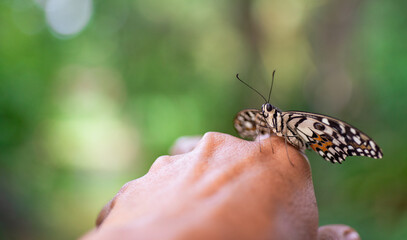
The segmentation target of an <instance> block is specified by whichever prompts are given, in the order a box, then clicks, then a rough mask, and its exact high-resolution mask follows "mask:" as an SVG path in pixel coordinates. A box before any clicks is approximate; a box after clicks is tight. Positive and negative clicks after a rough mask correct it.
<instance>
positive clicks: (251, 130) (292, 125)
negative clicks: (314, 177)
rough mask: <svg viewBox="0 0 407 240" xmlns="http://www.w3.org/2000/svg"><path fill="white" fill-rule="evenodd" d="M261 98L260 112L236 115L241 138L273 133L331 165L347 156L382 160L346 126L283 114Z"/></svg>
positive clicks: (326, 119) (301, 114)
mask: <svg viewBox="0 0 407 240" xmlns="http://www.w3.org/2000/svg"><path fill="white" fill-rule="evenodd" d="M274 73H275V71H274V72H273V78H272V79H273V80H272V85H271V88H270V92H269V99H270V94H271V89H272V86H273V82H274ZM236 77H237V78H238V79H239V80H240V81H241V82H242V83H244V84H245V85H246V86H248V87H249V88H251V89H252V90H254V91H256V92H257V93H258V94H259V95H260V96H261V97H263V96H262V95H261V94H260V93H259V92H258V91H257V90H255V89H254V88H252V87H251V86H249V85H248V84H247V83H245V82H243V81H242V80H241V79H240V78H239V75H238V74H237V75H236ZM263 99H264V101H265V102H266V103H265V104H263V105H262V107H261V109H260V110H257V109H245V110H242V111H240V112H239V113H238V114H237V115H236V117H235V120H234V127H235V129H236V130H237V132H238V133H239V135H240V136H241V137H243V138H247V139H250V140H254V139H256V138H257V137H264V136H268V135H269V134H270V133H271V132H273V133H274V134H276V135H277V136H279V137H283V138H284V139H285V140H286V141H287V142H288V143H290V144H291V145H293V146H294V147H296V148H297V149H299V150H301V151H304V150H305V149H312V150H314V151H315V152H316V153H318V154H319V155H320V156H321V157H323V158H324V159H325V160H327V161H329V162H332V163H342V162H343V161H345V158H346V157H347V156H366V157H371V158H382V157H383V153H382V150H381V149H380V147H379V146H378V145H377V144H376V143H375V142H374V141H373V140H372V139H371V138H370V137H369V136H367V135H366V134H364V133H363V132H362V131H360V130H359V129H357V128H355V127H353V126H351V125H350V124H348V123H345V122H343V121H341V120H338V119H335V118H333V117H329V116H326V115H321V114H316V113H309V112H301V111H287V112H283V111H281V110H280V109H278V108H277V107H275V106H273V105H271V104H270V103H269V100H266V99H265V98H264V97H263Z"/></svg>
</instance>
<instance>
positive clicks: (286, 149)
mask: <svg viewBox="0 0 407 240" xmlns="http://www.w3.org/2000/svg"><path fill="white" fill-rule="evenodd" d="M284 142H285V151H286V153H287V158H288V161H290V163H291V166H293V167H294V163H293V162H291V159H290V155H288V148H287V138H286V137H284Z"/></svg>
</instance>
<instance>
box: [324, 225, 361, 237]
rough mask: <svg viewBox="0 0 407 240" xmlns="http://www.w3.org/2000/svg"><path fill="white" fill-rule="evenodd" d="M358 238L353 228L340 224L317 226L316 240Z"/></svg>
mask: <svg viewBox="0 0 407 240" xmlns="http://www.w3.org/2000/svg"><path fill="white" fill-rule="evenodd" d="M331 239H335V240H360V236H359V234H358V233H357V232H356V231H355V229H353V228H351V227H349V226H347V225H342V224H332V225H326V226H322V227H319V229H318V240H331Z"/></svg>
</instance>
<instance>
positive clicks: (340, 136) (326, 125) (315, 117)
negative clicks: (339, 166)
mask: <svg viewBox="0 0 407 240" xmlns="http://www.w3.org/2000/svg"><path fill="white" fill-rule="evenodd" d="M283 119H285V120H286V123H287V125H288V126H289V127H290V128H291V129H295V131H296V133H297V136H299V137H301V138H302V139H303V140H304V141H305V142H306V144H307V146H308V147H309V148H311V149H313V150H314V151H315V152H317V153H318V154H319V155H320V156H321V157H323V158H324V159H326V160H327V161H330V162H333V163H335V162H339V163H341V162H342V161H344V160H345V158H346V157H347V156H367V157H371V158H382V156H383V153H382V151H381V149H380V148H379V146H377V144H376V143H375V142H374V141H373V140H372V139H371V138H370V137H368V136H367V135H366V134H364V133H363V132H361V131H360V130H358V129H357V128H355V127H352V126H351V125H349V124H347V123H345V122H343V121H340V120H337V119H335V118H332V117H328V116H324V115H320V114H314V113H307V112H297V111H289V112H283Z"/></svg>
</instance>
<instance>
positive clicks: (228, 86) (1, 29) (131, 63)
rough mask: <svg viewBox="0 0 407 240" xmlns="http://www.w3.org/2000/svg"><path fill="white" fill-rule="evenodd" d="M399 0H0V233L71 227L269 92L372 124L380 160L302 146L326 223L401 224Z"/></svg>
mask: <svg viewBox="0 0 407 240" xmlns="http://www.w3.org/2000/svg"><path fill="white" fill-rule="evenodd" d="M406 9H407V2H406V1H403V0H392V1H381V0H371V1H354V0H342V1H339V0H336V1H315V0H314V1H312V0H311V1H300V0H288V1H287V0H278V1H267V0H235V1H232V0H229V1H214V0H207V1H189V0H170V1H158V0H151V1H142V0H133V1H127V0H116V1H106V0H101V1H92V0H2V1H0V192H1V193H0V238H1V239H55V237H58V239H72V238H77V237H79V236H80V235H82V234H84V233H85V232H86V231H88V230H89V229H91V228H92V227H93V226H94V221H95V218H96V216H97V214H98V211H99V210H100V209H101V208H102V207H103V205H104V204H105V203H107V201H109V200H110V199H111V198H112V197H113V196H114V194H115V193H116V192H117V191H118V190H119V189H120V187H121V186H122V185H123V184H124V183H125V182H127V181H130V180H132V179H135V178H137V177H140V176H142V175H143V174H145V173H146V171H147V170H148V168H149V166H150V165H151V163H152V162H153V161H154V159H156V158H157V157H158V156H160V155H164V154H167V153H168V149H169V148H170V146H171V145H172V143H173V142H174V141H175V140H176V139H177V138H178V137H180V136H184V135H200V134H203V133H205V132H207V131H220V132H226V133H230V134H234V135H236V133H235V131H234V129H233V126H232V121H233V118H234V116H235V114H236V113H237V112H238V111H240V110H242V109H244V108H259V107H260V106H261V104H263V102H262V100H261V98H260V97H259V96H257V95H256V94H255V93H254V92H252V91H251V90H250V89H248V88H247V87H245V86H243V84H241V83H240V82H238V81H237V80H236V79H235V74H236V73H240V76H241V78H243V79H244V80H246V81H247V82H249V83H250V84H252V85H253V86H254V87H256V88H257V89H259V91H260V92H263V93H265V94H267V91H268V86H269V85H270V81H271V73H272V71H273V70H274V69H277V74H276V81H275V84H274V90H273V94H272V100H271V103H272V104H274V105H276V106H278V107H279V108H281V109H282V110H303V111H312V112H317V113H324V114H327V115H331V116H335V117H337V118H339V119H342V120H345V121H347V122H350V123H352V125H354V126H356V127H358V128H360V129H361V130H362V131H364V132H366V133H368V134H369V135H370V136H371V137H373V138H374V139H375V140H376V141H377V143H378V144H379V145H380V146H381V147H382V148H383V152H384V158H383V159H381V160H373V159H369V158H362V157H360V158H349V159H348V160H347V161H346V162H345V163H344V164H342V165H338V164H337V165H333V164H330V163H328V162H325V161H324V160H322V158H320V157H319V156H317V154H315V153H313V152H308V153H307V155H308V156H309V159H310V162H311V165H312V170H313V179H314V184H315V188H316V195H317V200H318V205H319V210H320V212H319V213H320V224H321V225H324V224H332V223H342V224H348V225H350V226H352V227H354V228H355V229H356V230H357V231H358V232H359V233H360V235H361V236H362V238H363V239H406V236H407V159H406V155H407V148H406V147H405V146H404V145H405V143H406V140H405V137H406V136H407V124H406V123H405V122H406V118H407V108H406V103H407V94H406V93H405V92H406V90H407V44H406V43H407V30H406V26H407V14H406V12H405V10H406Z"/></svg>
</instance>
